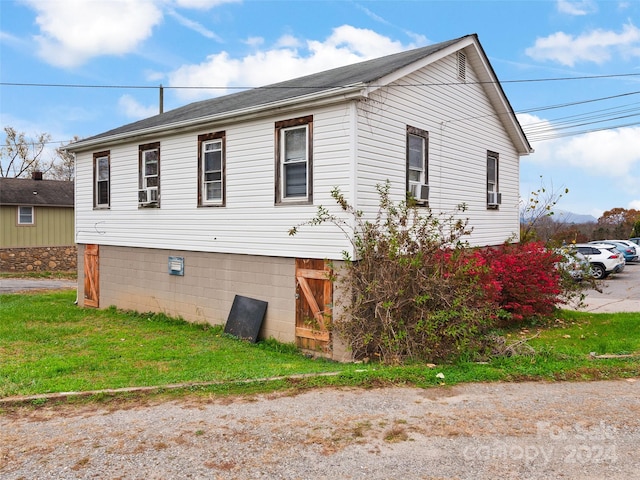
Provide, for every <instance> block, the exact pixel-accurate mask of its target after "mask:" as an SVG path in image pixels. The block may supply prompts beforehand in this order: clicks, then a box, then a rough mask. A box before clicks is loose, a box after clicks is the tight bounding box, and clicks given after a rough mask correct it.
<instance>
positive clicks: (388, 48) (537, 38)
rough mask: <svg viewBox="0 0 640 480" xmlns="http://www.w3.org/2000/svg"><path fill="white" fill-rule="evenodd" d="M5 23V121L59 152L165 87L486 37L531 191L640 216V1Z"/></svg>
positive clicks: (238, 80) (165, 13) (152, 3)
mask: <svg viewBox="0 0 640 480" xmlns="http://www.w3.org/2000/svg"><path fill="white" fill-rule="evenodd" d="M0 18H1V28H0V49H1V50H0V62H1V64H0V66H1V69H0V83H1V85H0V117H1V118H0V120H1V126H2V127H6V126H12V127H14V128H16V129H17V130H18V131H22V132H25V133H26V134H27V135H31V136H35V134H37V133H41V132H47V133H50V134H51V135H52V137H53V139H54V140H55V142H54V143H52V146H53V147H55V146H59V145H61V144H64V143H67V142H68V141H69V140H70V139H71V138H73V137H74V136H75V135H77V136H79V137H81V138H82V137H88V136H91V135H94V134H97V133H100V132H103V131H106V130H109V129H111V128H114V127H117V126H120V125H123V124H126V123H129V122H132V121H135V120H138V119H140V118H144V117H146V116H150V115H154V114H156V113H157V111H158V96H159V95H158V88H157V87H158V86H159V85H160V84H162V85H163V86H165V87H166V88H165V90H164V101H165V110H169V109H171V108H175V107H178V106H181V105H184V104H186V103H189V102H191V101H195V100H200V99H203V98H208V97H211V96H217V95H223V94H225V93H230V92H234V91H237V89H238V88H242V87H252V86H258V85H264V84H268V83H273V82H276V81H280V80H285V79H288V78H294V77H297V76H302V75H305V74H308V73H313V72H316V71H320V70H325V69H328V68H332V67H335V66H340V65H345V64H349V63H353V62H356V61H359V60H366V59H369V58H374V57H378V56H382V55H385V54H389V53H394V52H397V51H401V50H407V49H410V48H415V47H420V46H424V45H428V44H430V43H436V42H440V41H445V40H449V39H452V38H457V37H460V36H463V35H467V34H470V33H477V34H478V37H479V39H480V42H481V43H482V45H483V47H484V49H485V51H486V53H487V55H488V56H489V59H490V61H491V63H492V65H493V68H494V70H495V71H496V74H497V76H498V78H499V79H500V80H501V82H502V84H503V88H504V90H505V92H506V94H507V96H508V98H509V100H510V102H511V104H512V106H513V108H514V110H515V111H516V112H517V113H518V117H519V119H520V121H521V123H522V125H523V127H524V129H525V132H527V134H528V136H529V139H530V141H531V144H532V146H533V147H534V148H535V153H534V154H532V155H530V156H527V157H523V158H522V162H521V195H522V196H523V197H528V195H529V192H531V191H533V190H537V189H538V188H540V186H541V185H544V187H545V188H546V189H547V191H555V192H560V191H562V190H564V188H568V189H569V193H568V194H567V195H565V196H564V197H563V198H562V199H561V201H560V203H559V204H558V208H560V209H562V210H567V211H571V212H574V213H580V214H591V215H594V216H595V217H598V216H600V215H601V214H602V212H604V211H605V210H609V209H612V208H616V207H622V208H636V209H640V1H637V0H626V1H615V0H609V1H603V0H601V1H596V0H537V1H517V0H508V1H458V0H449V1H444V0H443V1H385V0H379V1H365V0H353V1H349V0H343V1H330V0H325V1H257V0H253V1H252V0H244V1H226V0H105V1H99V0H23V1H7V0H0ZM18 84H20V85H18ZM23 84H24V85H23ZM36 84H37V85H40V86H36ZM61 85H66V86H61ZM74 86H75V87H74ZM77 86H82V87H77ZM124 87H127V88H124ZM130 87H136V88H130ZM176 87H183V88H176ZM184 87H193V88H184ZM195 87H215V88H208V89H201V88H195ZM2 133H4V132H2ZM0 141H1V142H2V143H3V144H4V135H3V136H2V137H1V138H0Z"/></svg>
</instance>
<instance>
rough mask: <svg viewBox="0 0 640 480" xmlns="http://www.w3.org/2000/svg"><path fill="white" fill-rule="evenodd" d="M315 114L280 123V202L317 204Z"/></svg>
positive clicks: (278, 135) (278, 164)
mask: <svg viewBox="0 0 640 480" xmlns="http://www.w3.org/2000/svg"><path fill="white" fill-rule="evenodd" d="M312 139H313V116H307V117H301V118H296V119H292V120H286V121H283V122H276V203H313V189H312V173H313V169H312V165H313V163H312V143H313V142H312Z"/></svg>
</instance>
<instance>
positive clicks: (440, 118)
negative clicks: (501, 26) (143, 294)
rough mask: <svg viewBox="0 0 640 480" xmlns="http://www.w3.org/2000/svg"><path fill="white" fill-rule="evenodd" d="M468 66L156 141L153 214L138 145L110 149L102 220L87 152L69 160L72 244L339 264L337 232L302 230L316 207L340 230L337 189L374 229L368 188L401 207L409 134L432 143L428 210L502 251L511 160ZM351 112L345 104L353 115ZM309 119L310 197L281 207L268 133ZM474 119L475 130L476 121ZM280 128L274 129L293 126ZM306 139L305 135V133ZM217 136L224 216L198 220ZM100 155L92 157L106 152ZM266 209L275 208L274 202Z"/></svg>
mask: <svg viewBox="0 0 640 480" xmlns="http://www.w3.org/2000/svg"><path fill="white" fill-rule="evenodd" d="M474 68H475V67H474V64H473V62H472V61H471V55H467V67H466V72H465V75H466V79H467V83H465V84H460V82H459V81H457V80H456V78H457V77H456V75H457V74H456V72H457V55H456V54H455V53H452V54H451V55H448V56H446V57H444V58H442V59H441V60H438V61H435V62H433V63H431V64H430V65H428V66H426V67H424V68H422V69H420V70H418V71H416V72H414V73H412V74H409V75H407V76H405V77H403V78H401V79H399V80H398V81H397V83H396V84H391V85H390V86H388V87H382V88H380V89H378V90H374V91H373V92H370V93H369V94H368V95H367V97H366V99H364V98H363V99H362V100H361V101H359V100H349V101H344V102H343V103H335V104H333V105H331V106H322V107H316V108H296V109H292V110H290V111H285V110H282V111H277V112H274V114H273V116H263V117H255V118H252V119H250V120H245V121H243V122H238V123H233V122H232V121H228V122H224V123H223V122H220V123H211V124H207V125H203V126H202V128H200V129H194V130H191V131H185V132H181V133H172V134H166V135H163V136H161V138H160V137H159V136H158V135H154V136H153V137H150V138H149V139H148V141H149V142H152V141H161V146H162V148H161V169H160V173H161V176H162V178H161V187H162V198H161V200H162V208H161V209H145V208H140V209H139V208H138V204H137V189H138V188H139V185H138V183H139V182H138V174H139V172H138V169H139V165H138V162H137V161H136V160H137V158H138V143H136V141H131V142H130V143H126V144H121V145H116V144H112V145H110V146H109V150H110V162H111V163H110V166H111V168H110V174H111V185H110V187H111V198H110V209H109V210H106V209H105V210H94V209H93V167H92V152H80V153H78V155H77V173H76V207H77V208H76V215H77V222H76V241H77V242H78V243H98V244H101V245H113V246H130V247H145V248H156V249H163V250H166V251H167V255H169V254H170V253H169V252H171V251H173V250H182V251H200V252H219V253H233V254H246V255H264V256H281V257H301V258H327V259H333V260H336V259H341V258H342V252H343V251H345V250H346V251H350V249H351V248H352V246H351V244H350V242H349V240H348V239H347V238H345V236H344V234H343V232H342V231H340V229H339V228H337V227H335V226H333V225H330V224H326V225H322V226H301V227H300V228H299V229H298V234H297V235H295V236H289V234H288V232H289V230H290V229H291V228H292V227H294V226H298V225H301V224H304V223H305V222H307V221H309V220H310V219H312V218H314V216H315V215H316V214H317V210H318V207H319V206H323V207H326V208H328V209H329V211H330V213H332V214H336V215H337V216H340V217H342V218H345V219H346V220H347V221H349V218H348V217H345V216H344V215H343V212H342V211H341V210H340V209H339V207H338V206H337V205H336V203H335V201H334V200H333V199H332V198H331V194H330V192H331V190H332V189H333V188H334V187H338V188H339V189H340V190H341V192H343V193H344V194H345V195H346V198H347V199H348V201H349V202H350V203H351V204H353V205H354V206H355V207H356V208H357V209H360V210H362V211H363V212H364V213H365V215H367V216H369V218H372V217H373V215H375V213H376V212H377V209H378V201H379V198H378V194H377V192H376V189H375V186H376V185H377V184H383V183H384V182H385V181H386V180H389V181H390V183H391V195H392V199H394V200H395V201H402V200H404V199H406V189H407V125H411V126H413V127H416V128H419V129H422V130H424V131H427V132H429V143H428V152H429V165H428V183H429V187H430V192H429V207H430V208H431V209H432V211H433V212H434V213H435V214H438V213H440V212H444V213H453V212H454V211H455V209H456V206H457V205H459V204H461V203H464V204H466V206H467V211H466V212H464V213H462V214H460V217H461V218H468V219H469V224H470V226H471V227H473V233H472V235H471V237H470V238H469V239H468V240H469V241H470V243H471V244H473V245H493V244H500V243H502V242H504V241H505V240H506V239H508V238H509V237H510V236H512V235H515V236H516V238H517V234H518V231H519V222H518V220H519V217H518V199H519V173H518V168H519V166H518V163H519V157H518V152H517V150H516V147H515V146H514V144H513V142H512V140H511V139H510V137H509V136H508V134H507V131H506V130H505V128H504V125H503V123H502V121H503V119H502V117H501V115H500V114H499V113H502V112H496V111H495V109H494V108H493V107H492V105H491V104H490V102H489V99H488V97H487V95H486V93H485V91H484V88H486V87H485V85H483V83H482V82H480V81H479V78H478V77H477V75H476V73H475V70H474ZM350 102H354V103H350ZM304 116H308V117H311V116H312V118H313V124H312V132H310V133H311V134H312V138H313V140H312V142H310V145H309V146H310V153H311V155H312V158H311V162H310V163H311V165H312V166H311V168H310V169H309V172H308V173H309V175H311V176H312V177H311V178H310V180H309V182H308V188H309V189H310V190H309V192H308V193H309V194H312V196H310V198H308V199H307V200H306V201H304V202H300V203H296V202H291V204H288V203H284V204H283V203H282V202H280V203H279V202H278V195H277V193H276V192H277V190H278V189H279V188H282V186H281V184H279V183H278V182H279V179H278V175H277V170H278V168H279V167H278V165H280V162H281V157H280V156H279V155H278V154H277V141H278V140H277V138H278V135H277V134H276V133H275V132H274V124H278V123H279V122H287V121H290V120H291V119H299V118H305V117H304ZM478 119H481V120H478ZM302 125H303V124H301V125H287V126H286V127H283V128H289V127H296V126H302ZM307 128H309V127H307ZM215 131H224V132H225V139H224V157H225V178H226V183H225V189H224V192H225V193H224V196H225V207H224V208H200V205H199V200H198V199H199V185H200V184H201V180H200V178H199V173H198V165H199V163H200V160H199V159H200V153H199V150H198V137H199V136H200V135H204V134H207V133H208V132H215ZM104 148H105V147H100V150H103V149H104ZM488 150H490V151H496V152H500V166H499V168H500V172H499V174H500V192H501V193H502V204H501V205H500V209H498V210H488V209H487V191H486V184H487V182H486V158H487V151H488ZM274 200H275V201H274Z"/></svg>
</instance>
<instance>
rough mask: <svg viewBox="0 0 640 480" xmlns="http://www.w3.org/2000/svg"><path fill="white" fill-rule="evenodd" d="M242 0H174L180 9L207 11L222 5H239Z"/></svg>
mask: <svg viewBox="0 0 640 480" xmlns="http://www.w3.org/2000/svg"><path fill="white" fill-rule="evenodd" d="M241 1H242V0H176V5H177V6H178V7H182V8H195V9H199V10H209V9H210V8H213V7H217V6H218V5H222V4H224V3H239V2H241Z"/></svg>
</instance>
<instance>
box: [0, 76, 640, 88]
mask: <svg viewBox="0 0 640 480" xmlns="http://www.w3.org/2000/svg"><path fill="white" fill-rule="evenodd" d="M624 77H640V73H615V74H610V75H584V76H579V77H555V78H528V79H516V80H499V81H495V82H493V81H489V82H470V81H464V82H438V83H400V84H396V85H394V86H398V87H430V86H447V85H478V84H495V83H500V84H504V83H534V82H558V81H570V80H593V79H602V78H624ZM0 86H6V87H48V88H109V89H118V88H120V89H157V88H158V86H157V85H91V84H74V83H31V82H0ZM160 86H161V87H162V88H164V89H167V90H168V89H175V90H180V89H186V90H189V89H193V90H247V89H252V88H259V89H264V90H269V89H283V88H287V89H289V88H301V89H305V88H345V85H305V86H302V85H300V86H296V85H291V84H287V85H265V86H262V87H255V86H249V85H245V86H242V85H236V86H230V85H229V86H220V85H217V86H216V85H205V86H193V85H173V86H166V87H165V86H162V85H160ZM371 86H372V87H383V86H387V85H371Z"/></svg>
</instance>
